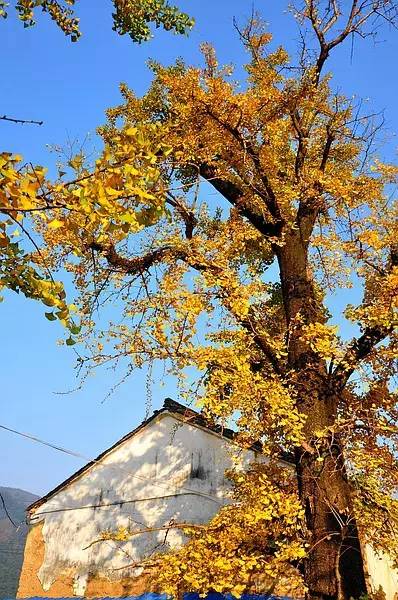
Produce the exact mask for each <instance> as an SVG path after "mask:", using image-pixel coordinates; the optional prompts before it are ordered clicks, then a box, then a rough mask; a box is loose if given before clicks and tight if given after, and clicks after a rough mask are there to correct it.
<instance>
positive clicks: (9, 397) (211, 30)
mask: <svg viewBox="0 0 398 600" xmlns="http://www.w3.org/2000/svg"><path fill="white" fill-rule="evenodd" d="M77 4H78V12H79V14H80V16H81V28H82V30H83V32H84V35H83V37H82V38H81V40H80V41H79V42H78V43H76V44H72V43H71V42H70V41H69V40H68V39H66V38H65V37H64V36H63V34H62V33H61V32H60V31H58V30H57V29H56V28H55V27H54V25H53V24H52V23H51V22H49V21H48V20H47V18H46V17H45V16H44V17H43V18H40V19H39V23H38V25H37V27H35V28H34V29H31V30H25V29H23V27H22V26H21V25H20V23H18V22H17V21H16V20H15V19H13V18H10V19H9V20H8V21H5V22H0V28H1V35H0V45H1V56H2V65H1V95H0V114H2V115H3V114H7V115H9V116H15V117H19V118H25V119H38V120H41V119H43V120H44V122H45V124H44V125H43V126H42V127H35V126H18V125H13V124H9V123H5V122H0V140H1V143H0V148H1V149H2V150H8V151H14V152H18V153H20V154H23V155H24V157H25V158H26V160H29V161H32V162H33V163H36V164H45V165H52V164H54V160H55V158H54V156H53V155H49V154H48V150H47V148H46V144H60V145H64V144H65V142H66V140H67V138H68V137H69V138H71V139H73V138H80V139H82V138H84V137H85V135H86V134H87V133H88V132H92V133H94V131H95V128H96V127H97V126H98V125H100V124H101V123H103V120H104V116H103V115H104V110H105V109H106V108H107V107H109V106H112V105H114V104H116V103H118V102H119V94H118V84H119V83H120V82H121V81H126V82H127V83H128V84H129V85H130V86H131V87H132V88H133V89H134V90H135V91H136V92H137V93H142V92H144V91H145V89H146V87H147V86H148V84H149V81H150V72H149V71H148V70H147V68H146V66H145V61H146V60H147V59H148V58H149V57H151V58H156V59H158V60H160V61H162V62H165V63H169V62H172V61H173V60H175V58H176V57H178V56H182V57H183V58H185V59H186V61H187V62H190V63H197V62H198V61H199V60H200V58H199V53H198V46H199V44H200V43H201V42H202V41H210V42H212V43H214V45H215V46H216V48H217V51H218V54H219V58H220V60H221V61H222V62H226V63H230V62H235V63H237V64H242V61H244V54H243V53H242V50H241V48H240V46H239V42H238V40H237V36H236V34H235V32H234V30H233V26H232V19H233V17H234V16H236V17H238V18H241V19H244V17H245V16H247V15H249V14H250V12H251V7H252V0H216V1H214V0H212V1H210V0H200V1H199V0H191V1H187V0H185V1H184V2H181V3H180V5H181V6H183V7H184V8H185V9H186V10H187V12H190V13H191V14H193V15H194V16H195V17H196V20H197V24H196V27H195V29H194V31H193V32H192V34H191V35H190V36H189V38H182V37H177V36H173V35H170V34H165V33H163V32H158V33H157V35H156V37H155V39H154V40H153V41H151V42H150V43H147V44H144V45H142V46H136V45H134V44H133V43H132V42H131V41H130V39H129V38H127V37H125V38H121V37H119V36H117V34H115V33H114V32H113V31H112V30H111V25H112V20H111V2H110V1H109V0H95V2H94V0H86V1H84V0H80V2H78V3H77ZM79 4H81V6H79ZM255 4H257V7H258V8H259V9H261V11H262V13H263V15H264V17H265V18H266V19H267V20H268V21H269V23H270V30H271V31H272V32H273V33H274V37H275V41H276V42H277V43H284V44H286V45H287V46H288V48H290V49H294V47H295V44H296V39H297V32H296V28H295V26H294V24H293V22H292V19H291V17H289V16H287V15H285V14H284V8H285V6H286V4H287V3H286V2H285V0H262V1H260V0H258V1H257V3H255ZM94 7H95V9H94ZM380 40H386V41H385V42H384V43H378V44H377V45H373V44H372V42H371V41H366V42H359V41H357V42H356V44H355V51H354V55H353V59H352V61H351V58H350V48H349V46H346V47H345V48H343V49H341V50H339V51H338V52H337V53H336V55H335V57H334V58H333V61H331V63H330V66H331V68H332V69H333V70H334V72H335V73H336V83H338V85H339V86H340V87H341V89H342V90H343V91H344V92H345V93H346V94H347V95H349V94H357V95H358V96H360V97H363V98H370V99H371V105H372V106H373V107H374V108H375V109H377V110H381V109H385V116H386V126H387V129H388V131H389V133H390V134H393V133H394V132H396V131H398V115H397V111H396V98H397V95H398V94H397V92H398V84H397V67H396V59H394V58H393V57H394V56H398V33H397V32H394V31H384V32H383V34H382V35H381V36H380ZM237 73H238V74H241V73H242V71H241V70H240V69H238V71H237ZM395 146H396V144H395V140H394V139H393V138H392V140H390V142H389V144H388V146H387V149H386V152H387V154H388V155H389V158H390V159H392V160H395ZM334 302H335V304H336V307H337V304H338V303H339V299H335V300H334ZM0 327H1V329H0V331H1V337H2V343H1V345H0V365H1V369H0V423H2V424H4V425H7V426H9V427H12V428H15V429H19V430H22V431H27V432H31V433H33V434H35V435H37V436H38V437H41V438H44V439H47V440H49V441H53V442H55V443H57V444H59V445H62V446H65V447H68V448H71V449H74V450H76V451H78V452H80V453H82V454H85V455H87V456H94V455H96V454H98V453H99V452H100V451H101V450H103V449H104V448H106V447H107V446H109V445H110V444H111V443H113V442H114V441H115V440H117V439H118V438H120V437H121V436H122V435H124V434H125V433H126V432H127V431H129V430H131V429H133V428H134V427H135V426H136V425H137V424H138V423H139V422H140V421H141V420H142V419H143V418H144V416H145V398H146V391H145V383H146V381H145V376H144V375H143V374H142V373H137V374H136V375H134V376H133V377H132V378H130V379H129V380H128V382H127V383H126V384H124V385H123V386H122V387H120V388H119V389H118V390H117V392H116V393H115V394H114V395H112V396H111V397H110V398H109V399H108V400H107V401H106V402H104V403H101V401H102V400H103V399H104V397H105V396H106V394H107V392H108V390H109V389H110V388H111V387H112V385H113V384H114V383H116V381H117V374H115V373H114V372H113V371H107V372H104V373H102V374H98V375H96V376H94V377H92V378H90V380H89V381H88V382H87V383H86V385H85V386H84V388H83V389H82V390H81V391H79V392H76V393H72V394H68V395H57V394H54V392H62V391H66V390H68V389H71V388H73V387H75V385H76V379H75V373H74V370H73V366H74V353H73V349H71V348H65V347H58V346H57V345H56V340H57V338H59V337H61V335H62V333H63V332H62V331H61V327H59V326H58V325H57V324H55V323H50V322H48V321H47V320H45V319H44V318H43V309H42V307H41V306H39V305H37V304H36V303H34V302H32V301H27V300H25V299H24V298H19V297H17V296H16V295H12V294H8V295H7V296H6V300H5V301H4V302H3V304H0ZM166 395H171V396H173V395H175V394H174V386H173V382H170V383H168V384H167V385H166V386H165V387H162V386H161V385H160V384H159V382H155V384H154V386H153V408H156V407H158V406H159V405H160V404H161V403H162V401H163V398H164V397H165V396H166ZM81 464H82V461H79V460H77V459H74V458H71V457H68V456H64V455H62V454H60V453H58V452H55V451H52V450H50V449H48V448H44V447H41V446H39V445H37V444H34V443H32V442H29V441H27V440H22V439H21V438H17V437H15V436H13V435H12V434H9V433H6V432H5V431H1V430H0V485H9V486H15V487H20V488H23V489H26V490H29V491H31V492H35V493H38V494H42V493H44V492H46V491H48V490H49V489H50V488H52V487H54V486H55V485H56V484H57V483H59V482H60V481H62V480H63V479H64V478H65V477H67V476H68V475H69V474H71V473H72V472H73V471H74V470H75V469H76V468H78V467H80V466H81Z"/></svg>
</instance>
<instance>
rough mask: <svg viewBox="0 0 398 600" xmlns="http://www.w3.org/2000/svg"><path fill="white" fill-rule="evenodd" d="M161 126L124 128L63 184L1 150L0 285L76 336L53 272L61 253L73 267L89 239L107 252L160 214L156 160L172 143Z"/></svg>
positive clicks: (70, 307) (161, 199)
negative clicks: (30, 301)
mask: <svg viewBox="0 0 398 600" xmlns="http://www.w3.org/2000/svg"><path fill="white" fill-rule="evenodd" d="M158 130H159V127H157V125H155V124H154V125H152V124H148V125H144V126H143V127H141V128H136V127H130V128H125V129H123V130H122V131H120V132H119V133H118V134H117V135H115V137H114V139H113V143H112V144H109V145H108V146H107V147H106V148H105V149H104V151H103V153H102V154H101V157H100V158H99V159H98V160H97V161H96V164H95V167H94V169H91V170H89V169H88V168H84V167H83V165H80V163H78V162H76V165H74V163H73V161H72V165H73V166H76V168H77V169H78V172H77V173H76V176H75V178H74V179H73V180H71V181H68V182H63V181H61V180H60V181H58V182H55V183H51V182H50V181H48V180H47V179H46V178H45V169H43V168H42V167H34V166H32V165H29V166H25V165H21V162H22V158H21V157H20V156H17V155H14V156H13V155H11V154H9V153H3V154H1V155H0V215H2V217H3V218H2V220H0V252H1V254H2V265H1V270H0V285H1V286H2V287H7V288H10V289H12V290H14V291H17V292H19V291H22V292H23V293H24V294H25V295H26V296H27V297H30V298H34V299H37V300H41V301H42V302H43V303H44V304H45V305H46V306H50V307H54V311H53V312H49V313H46V316H47V318H48V319H49V320H54V319H57V318H58V319H60V321H61V322H62V323H63V324H64V325H66V326H67V327H68V328H69V329H70V330H71V331H72V333H74V334H76V333H78V331H79V327H77V326H76V325H75V324H74V323H73V321H72V319H71V315H70V311H71V310H75V307H74V305H72V304H71V305H67V304H66V302H65V297H66V296H65V292H64V289H63V286H62V284H61V283H59V282H55V281H54V279H53V276H52V270H53V269H54V268H57V267H60V266H66V265H65V262H62V260H63V258H64V257H65V256H70V257H72V262H74V264H76V257H84V256H85V255H87V253H92V250H91V246H92V245H93V244H96V245H98V244H101V245H103V247H104V249H106V248H108V247H109V245H110V244H116V243H118V242H120V241H122V240H123V239H125V238H126V237H127V236H128V235H129V234H131V233H132V232H134V233H135V232H137V231H139V230H141V229H142V228H143V227H144V225H148V224H152V223H154V222H156V221H157V220H158V219H159V217H160V215H161V214H162V213H163V210H164V192H163V186H162V185H161V184H160V182H159V180H160V172H159V169H158V167H157V165H156V163H157V161H158V156H160V155H161V156H162V157H165V156H166V155H167V153H168V152H169V147H168V146H167V145H166V144H165V143H164V142H163V139H164V132H162V134H161V135H159V132H158ZM63 175H64V174H62V176H63ZM32 222H33V224H34V226H35V230H36V233H35V232H34V231H32ZM11 227H13V228H14V231H11ZM37 233H38V234H40V237H39V238H38V237H37ZM43 242H44V245H43ZM29 244H30V245H31V251H30V252H29V253H28V252H27V251H26V247H27V246H28V245H29ZM61 247H62V248H63V250H62V251H61V252H60V254H61V259H60V257H59V255H58V251H59V250H60V248H61ZM67 343H70V344H72V343H74V340H73V339H72V338H69V340H68V342H67Z"/></svg>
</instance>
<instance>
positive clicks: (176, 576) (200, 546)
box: [156, 464, 306, 598]
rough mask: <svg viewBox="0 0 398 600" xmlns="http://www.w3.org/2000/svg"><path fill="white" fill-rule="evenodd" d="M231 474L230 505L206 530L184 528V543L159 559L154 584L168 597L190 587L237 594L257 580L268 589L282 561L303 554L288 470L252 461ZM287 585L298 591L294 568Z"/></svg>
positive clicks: (299, 514)
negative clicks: (176, 549) (232, 484)
mask: <svg viewBox="0 0 398 600" xmlns="http://www.w3.org/2000/svg"><path fill="white" fill-rule="evenodd" d="M276 473H278V476H276ZM230 476H231V477H232V478H233V480H234V483H235V488H234V499H233V503H232V504H231V505H228V506H225V507H224V508H222V509H221V510H220V512H219V513H218V514H217V515H216V516H215V517H214V518H213V519H212V520H211V521H210V523H209V524H208V526H207V528H206V529H205V530H203V529H200V530H196V529H194V528H191V529H190V528H189V526H187V530H186V533H187V534H188V536H189V541H188V543H187V544H186V545H185V546H184V547H183V548H182V549H181V550H179V551H177V552H174V553H171V554H168V555H166V556H165V557H164V558H163V559H162V568H161V569H159V571H158V574H157V576H156V583H157V584H158V585H159V588H160V589H162V590H164V591H165V592H166V593H168V594H169V595H170V596H173V597H178V592H179V591H180V590H181V591H182V590H190V591H193V592H194V591H195V592H199V593H200V594H206V592H208V591H217V592H223V593H227V592H229V593H231V594H232V595H233V596H235V597H237V598H239V597H240V596H241V595H242V593H243V592H245V591H248V590H253V591H254V590H255V589H256V580H258V579H262V580H263V582H264V580H265V581H266V583H267V584H268V585H269V589H272V587H273V586H274V585H275V583H276V582H277V581H278V579H280V578H281V577H283V576H284V575H285V573H286V564H287V563H289V562H291V563H294V562H296V563H297V561H300V560H301V559H302V558H303V557H304V556H305V554H306V549H305V545H304V542H303V539H302V536H301V535H300V532H301V530H302V526H303V516H304V515H303V510H302V507H301V505H300V502H299V501H298V498H297V494H296V491H295V485H294V481H293V477H292V474H291V473H289V472H288V471H286V470H285V472H283V473H282V474H280V473H279V470H278V469H277V470H275V469H273V468H272V467H270V466H267V465H264V464H262V465H261V464H257V465H253V466H252V468H251V469H250V470H249V471H247V472H242V471H235V472H233V473H230ZM263 585H264V583H263ZM290 586H291V588H290V593H294V592H296V593H297V592H298V591H299V590H300V587H301V581H300V577H299V575H298V573H297V572H296V576H295V577H294V576H292V577H291V581H290ZM300 591H302V590H300Z"/></svg>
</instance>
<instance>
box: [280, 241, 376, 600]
mask: <svg viewBox="0 0 398 600" xmlns="http://www.w3.org/2000/svg"><path fill="white" fill-rule="evenodd" d="M278 262H279V269H280V276H281V285H282V294H283V301H284V307H285V314H286V320H287V324H288V327H289V340H288V346H289V352H288V364H289V369H290V372H291V373H293V377H294V383H295V387H296V390H297V393H298V401H297V403H298V409H299V411H300V412H301V413H302V414H303V415H305V417H306V423H305V432H304V433H305V440H306V448H299V449H297V451H296V472H297V480H298V489H299V496H300V499H301V501H302V503H303V506H304V507H305V516H306V526H307V530H308V534H309V552H308V556H307V558H306V559H305V561H304V565H303V574H304V582H305V585H306V587H307V588H308V592H307V595H306V598H307V600H349V599H350V598H351V597H353V598H359V596H360V595H361V594H362V593H364V592H366V583H365V575H364V567H363V559H362V554H361V549H360V544H359V538H358V532H357V528H356V525H355V519H354V517H353V512H352V501H351V490H350V485H349V483H348V481H347V476H346V469H345V464H344V457H343V453H342V450H341V447H340V445H339V442H338V439H337V438H336V436H333V435H332V434H331V435H330V437H329V439H326V438H323V439H322V442H321V444H320V443H319V439H318V440H317V436H316V432H317V431H325V430H327V428H328V427H331V426H333V425H334V423H335V420H336V411H337V406H338V399H337V398H336V396H335V395H334V393H333V390H330V389H329V383H328V372H327V368H326V364H325V361H324V360H323V359H321V358H320V357H319V356H318V355H317V354H316V353H315V352H314V351H312V350H311V349H310V348H309V347H308V345H307V344H305V343H303V341H302V338H301V333H302V331H301V324H309V323H316V322H321V323H322V322H323V320H324V316H323V315H324V311H323V307H322V304H321V303H320V300H319V298H318V297H317V294H316V292H315V289H314V284H313V279H312V276H311V274H310V273H309V269H308V264H307V240H306V238H305V236H304V235H303V232H302V231H301V232H300V231H295V232H292V233H290V234H288V235H287V237H286V239H285V244H284V245H283V246H282V247H281V248H280V250H279V251H278ZM298 317H300V318H299V319H297V318H298ZM315 440H317V441H316V443H315Z"/></svg>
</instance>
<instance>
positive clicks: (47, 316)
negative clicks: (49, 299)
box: [44, 312, 57, 321]
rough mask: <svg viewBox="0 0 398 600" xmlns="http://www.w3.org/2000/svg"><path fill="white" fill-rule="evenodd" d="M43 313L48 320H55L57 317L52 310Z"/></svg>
mask: <svg viewBox="0 0 398 600" xmlns="http://www.w3.org/2000/svg"><path fill="white" fill-rule="evenodd" d="M44 315H45V317H46V319H48V320H49V321H56V320H57V317H56V316H55V315H54V313H52V312H46V313H44Z"/></svg>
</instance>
